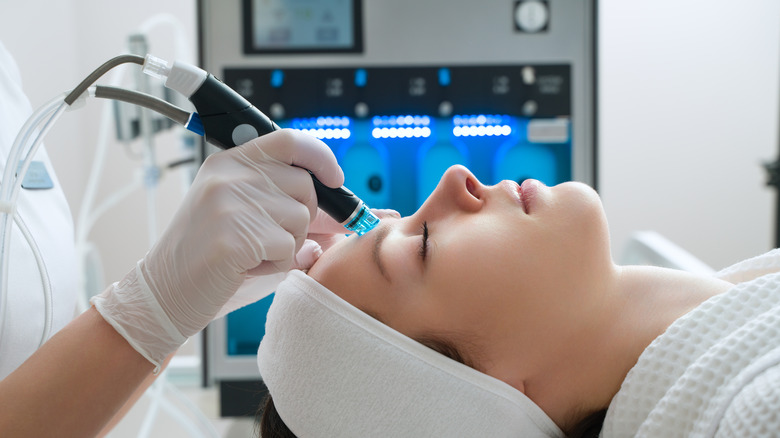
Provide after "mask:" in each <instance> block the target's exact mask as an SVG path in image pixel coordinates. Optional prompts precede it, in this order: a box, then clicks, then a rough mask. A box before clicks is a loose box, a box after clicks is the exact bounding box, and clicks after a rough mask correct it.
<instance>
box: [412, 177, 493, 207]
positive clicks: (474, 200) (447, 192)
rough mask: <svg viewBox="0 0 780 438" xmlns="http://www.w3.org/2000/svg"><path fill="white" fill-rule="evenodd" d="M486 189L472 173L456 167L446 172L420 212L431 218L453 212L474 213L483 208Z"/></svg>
mask: <svg viewBox="0 0 780 438" xmlns="http://www.w3.org/2000/svg"><path fill="white" fill-rule="evenodd" d="M486 189H487V187H485V186H484V185H482V183H480V182H479V180H478V179H477V177H476V176H474V174H473V173H471V171H469V170H468V169H466V168H465V167H463V166H461V165H455V166H452V167H450V168H449V169H447V171H446V172H444V175H443V176H442V177H441V180H440V181H439V184H438V185H437V186H436V189H434V191H433V193H431V195H430V196H429V197H428V199H427V200H426V201H425V203H424V204H423V206H422V207H420V210H421V211H423V210H425V213H426V214H427V215H429V216H430V215H436V214H446V213H449V212H452V211H453V210H456V211H463V212H469V213H474V212H477V211H479V210H480V209H481V208H482V206H483V204H484V196H485V193H486Z"/></svg>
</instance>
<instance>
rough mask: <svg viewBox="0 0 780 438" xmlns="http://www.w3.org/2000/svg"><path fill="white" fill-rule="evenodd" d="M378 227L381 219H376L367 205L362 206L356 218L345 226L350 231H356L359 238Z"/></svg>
mask: <svg viewBox="0 0 780 438" xmlns="http://www.w3.org/2000/svg"><path fill="white" fill-rule="evenodd" d="M361 204H362V203H361ZM377 225H379V218H378V217H376V215H374V213H371V210H369V209H368V206H367V205H366V204H362V205H361V206H360V210H359V211H358V212H357V214H356V215H355V217H354V218H353V219H352V220H350V221H349V222H348V223H347V224H346V225H344V227H345V228H346V229H348V230H350V231H354V232H355V233H357V235H358V236H362V235H363V234H366V233H367V232H369V231H371V230H373V229H374V227H376V226H377Z"/></svg>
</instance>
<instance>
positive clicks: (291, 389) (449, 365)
mask: <svg viewBox="0 0 780 438" xmlns="http://www.w3.org/2000/svg"><path fill="white" fill-rule="evenodd" d="M257 363H258V366H259V368H260V375H261V376H262V378H263V380H264V381H265V384H266V386H268V389H269V391H270V393H271V395H272V396H273V398H274V405H275V406H276V409H277V411H278V412H279V416H280V417H281V418H282V420H283V421H284V422H285V424H286V425H287V426H288V427H289V428H290V430H291V431H292V432H293V433H294V434H295V435H296V436H297V437H299V438H309V437H360V438H365V437H374V436H381V437H399V438H400V437H403V438H409V437H453V436H459V437H472V436H473V437H477V436H479V437H483V436H489V437H518V436H522V437H528V438H540V437H563V436H564V434H563V433H562V432H561V430H560V429H559V428H558V427H557V426H556V425H555V423H553V421H552V420H551V419H550V418H549V417H548V416H547V415H546V414H545V413H544V412H543V411H542V410H541V409H540V408H539V407H538V406H536V404H534V403H533V402H532V401H531V400H530V399H528V398H527V397H526V396H525V395H524V394H523V393H521V392H520V391H518V390H516V389H515V388H513V387H511V386H509V385H508V384H506V383H504V382H502V381H500V380H498V379H495V378H493V377H490V376H488V375H486V374H483V373H480V372H479V371H476V370H474V369H472V368H469V367H467V366H466V365H463V364H461V363H458V362H456V361H454V360H451V359H449V358H447V357H445V356H443V355H441V354H439V353H437V352H435V351H433V350H431V349H429V348H427V347H425V346H423V345H422V344H419V343H417V342H416V341H414V340H412V339H410V338H408V337H407V336H405V335H403V334H401V333H399V332H397V331H395V330H393V329H392V328H390V327H388V326H386V325H384V324H382V323H380V322H379V321H377V320H375V319H374V318H372V317H370V316H368V315H367V314H365V313H363V312H361V311H360V310H358V309H357V308H355V307H353V306H352V305H351V304H349V303H347V302H346V301H344V300H342V299H341V298H339V297H338V296H336V295H335V294H333V293H332V292H330V291H329V290H328V289H327V288H325V287H324V286H322V285H320V284H319V283H317V282H316V281H315V280H313V279H312V278H310V277H308V276H307V275H306V274H304V273H302V272H300V271H292V272H291V273H290V274H289V275H288V276H287V278H286V279H285V280H284V281H283V282H282V283H281V284H280V285H279V287H278V288H277V291H276V296H275V297H274V299H273V303H272V305H271V308H270V310H269V312H268V320H267V322H266V334H265V337H264V338H263V341H262V342H261V343H260V349H259V350H258V355H257Z"/></svg>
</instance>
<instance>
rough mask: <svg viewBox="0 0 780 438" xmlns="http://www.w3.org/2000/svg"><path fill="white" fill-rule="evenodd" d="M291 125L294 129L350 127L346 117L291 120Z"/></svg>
mask: <svg viewBox="0 0 780 438" xmlns="http://www.w3.org/2000/svg"><path fill="white" fill-rule="evenodd" d="M291 124H292V127H293V128H296V129H319V128H330V127H334V128H347V127H349V125H350V119H349V117H346V116H345V117H317V118H310V119H293V120H292V123H291Z"/></svg>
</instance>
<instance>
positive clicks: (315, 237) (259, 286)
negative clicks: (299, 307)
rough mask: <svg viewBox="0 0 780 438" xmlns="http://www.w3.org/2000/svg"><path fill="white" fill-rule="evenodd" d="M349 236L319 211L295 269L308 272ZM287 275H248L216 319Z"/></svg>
mask: <svg viewBox="0 0 780 438" xmlns="http://www.w3.org/2000/svg"><path fill="white" fill-rule="evenodd" d="M371 212H372V213H374V214H375V215H376V216H377V217H378V218H379V219H382V218H384V217H388V216H394V217H401V215H400V214H399V213H398V212H397V211H395V210H389V209H371ZM350 233H352V231H350V230H348V229H346V228H344V226H343V225H341V224H339V223H338V222H336V221H335V220H334V219H333V218H331V217H330V216H328V215H327V213H325V212H324V211H322V210H319V209H318V210H317V216H316V217H315V218H314V220H312V222H311V224H310V225H309V235H308V236H306V242H304V244H303V246H302V247H301V249H300V251H298V254H296V256H295V261H294V263H293V266H292V268H293V269H300V270H302V271H306V270H308V269H309V268H311V267H312V265H314V262H316V261H317V259H319V257H320V255H321V254H322V253H323V252H325V251H327V250H328V248H330V247H331V246H333V245H335V244H336V243H337V242H338V241H339V240H341V239H344V238H346V237H347V234H350ZM286 275H287V273H286V272H284V273H280V274H270V275H262V276H248V278H247V279H246V281H244V283H243V284H242V285H241V287H239V288H238V291H237V292H236V293H235V295H233V296H232V297H231V298H230V300H228V302H227V303H225V305H224V306H223V307H222V310H220V311H219V313H217V315H216V317H215V318H220V317H223V316H225V315H227V314H228V313H230V312H232V311H234V310H236V309H240V308H242V307H244V306H247V305H249V304H252V303H254V302H256V301H259V300H261V299H263V298H265V297H267V296H268V295H270V294H271V293H272V292H273V291H275V290H276V286H278V285H279V283H280V282H281V281H282V280H284V277H285V276H286Z"/></svg>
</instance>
